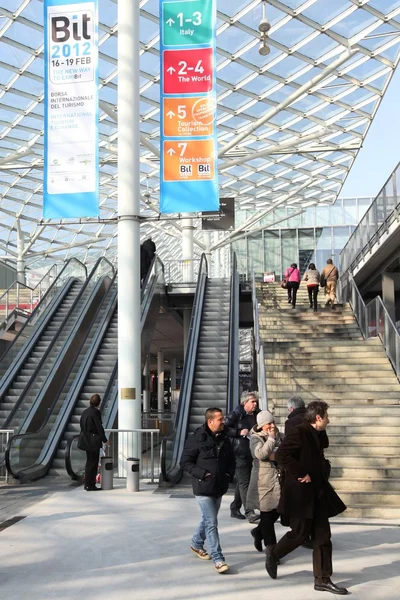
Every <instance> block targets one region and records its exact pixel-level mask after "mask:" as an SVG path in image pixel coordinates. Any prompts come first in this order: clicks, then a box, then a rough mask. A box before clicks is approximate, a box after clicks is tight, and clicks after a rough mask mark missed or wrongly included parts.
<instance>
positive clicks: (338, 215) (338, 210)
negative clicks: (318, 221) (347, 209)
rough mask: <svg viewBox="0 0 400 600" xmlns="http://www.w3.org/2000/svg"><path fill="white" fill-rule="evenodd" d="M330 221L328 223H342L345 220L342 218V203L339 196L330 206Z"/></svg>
mask: <svg viewBox="0 0 400 600" xmlns="http://www.w3.org/2000/svg"><path fill="white" fill-rule="evenodd" d="M330 213H331V222H330V225H344V223H345V222H346V221H344V220H343V205H342V200H341V199H340V198H339V199H338V200H336V202H335V204H332V206H331V207H330Z"/></svg>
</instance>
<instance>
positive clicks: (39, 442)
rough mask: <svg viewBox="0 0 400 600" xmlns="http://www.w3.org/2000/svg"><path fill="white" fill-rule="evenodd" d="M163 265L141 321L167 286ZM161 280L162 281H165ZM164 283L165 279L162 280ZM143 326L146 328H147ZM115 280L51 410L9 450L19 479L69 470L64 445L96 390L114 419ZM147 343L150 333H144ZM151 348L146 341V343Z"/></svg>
mask: <svg viewBox="0 0 400 600" xmlns="http://www.w3.org/2000/svg"><path fill="white" fill-rule="evenodd" d="M162 274H163V269H162V263H161V262H160V261H159V259H157V258H156V259H155V260H154V264H153V265H152V268H151V269H150V273H149V278H148V279H147V281H146V282H145V284H144V286H143V294H142V322H144V321H146V317H147V325H148V321H149V320H150V321H152V323H153V327H152V328H151V329H152V330H154V323H155V320H156V316H157V314H158V312H159V308H160V294H156V293H155V292H156V290H157V289H163V287H164V285H163V277H162ZM161 282H162V283H161ZM160 284H161V285H160ZM145 330H146V328H143V326H142V331H145ZM117 338H118V306H117V282H116V277H115V278H114V279H113V280H112V282H111V285H110V288H109V290H108V293H107V295H106V296H105V297H104V298H103V302H102V304H101V306H100V308H99V310H98V312H97V315H96V317H95V319H94V322H93V325H92V328H91V330H90V333H89V334H88V336H87V338H86V341H85V343H84V344H83V346H82V348H81V351H80V354H79V356H78V358H77V360H76V361H75V364H74V367H73V369H72V370H71V373H70V374H69V377H68V378H67V380H66V382H65V384H64V387H63V389H62V391H61V393H60V394H59V396H58V399H57V400H56V402H54V403H53V406H52V407H51V409H50V411H49V413H51V414H49V416H48V417H47V419H45V421H44V422H43V424H42V425H41V427H40V428H39V429H38V430H36V431H35V432H34V433H28V434H24V435H19V436H14V437H13V438H12V440H11V441H10V443H9V447H8V451H7V468H8V470H9V472H11V473H12V474H13V475H14V477H17V478H19V479H20V480H21V481H23V482H24V481H31V480H34V479H38V478H40V477H43V476H44V475H45V474H46V473H48V472H49V470H50V474H51V475H60V474H63V473H65V458H64V457H65V451H66V447H67V444H68V442H69V441H70V440H72V439H74V438H75V437H76V435H77V434H78V433H79V421H80V416H81V414H82V412H83V411H84V410H85V409H86V408H87V406H88V401H89V398H90V396H91V395H92V394H94V393H98V394H100V396H101V397H102V399H103V403H102V408H103V410H104V413H105V424H106V425H107V423H108V421H109V420H110V418H112V419H113V421H114V420H115V416H116V406H117V399H116V397H117V392H118V386H117V352H118V339H117ZM144 339H145V340H146V343H150V340H151V337H150V336H149V335H147V336H144ZM144 350H145V351H148V347H147V346H146V348H144Z"/></svg>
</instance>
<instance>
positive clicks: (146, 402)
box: [143, 354, 150, 412]
mask: <svg viewBox="0 0 400 600" xmlns="http://www.w3.org/2000/svg"><path fill="white" fill-rule="evenodd" d="M143 379H144V390H143V412H150V354H148V355H147V359H146V363H145V365H144V369H143Z"/></svg>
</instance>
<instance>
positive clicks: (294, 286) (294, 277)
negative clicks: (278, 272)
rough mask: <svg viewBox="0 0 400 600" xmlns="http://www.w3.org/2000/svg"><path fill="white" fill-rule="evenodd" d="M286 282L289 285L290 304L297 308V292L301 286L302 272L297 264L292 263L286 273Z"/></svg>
mask: <svg viewBox="0 0 400 600" xmlns="http://www.w3.org/2000/svg"><path fill="white" fill-rule="evenodd" d="M285 280H286V283H287V293H288V303H289V304H291V305H292V308H296V297H297V290H298V289H299V285H300V281H301V279H300V271H299V270H298V268H297V264H296V263H292V264H291V265H290V267H288V268H287V269H286V271H285Z"/></svg>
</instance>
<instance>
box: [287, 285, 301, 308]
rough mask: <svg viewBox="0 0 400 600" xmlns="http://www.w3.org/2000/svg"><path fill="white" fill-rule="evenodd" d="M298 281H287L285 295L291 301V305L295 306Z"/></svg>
mask: <svg viewBox="0 0 400 600" xmlns="http://www.w3.org/2000/svg"><path fill="white" fill-rule="evenodd" d="M299 285H300V284H299V283H298V282H297V281H288V284H287V295H288V300H290V301H291V303H292V305H293V306H296V298H297V290H298V289H299Z"/></svg>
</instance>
